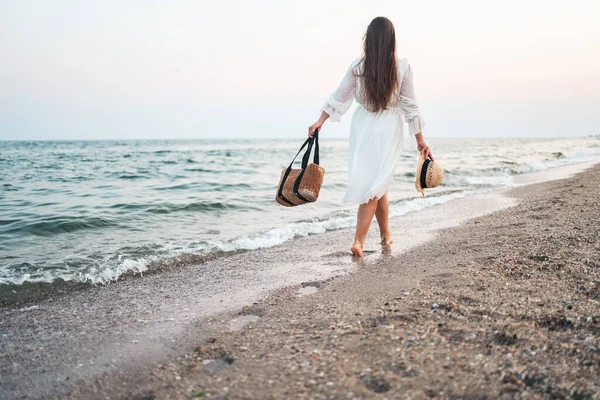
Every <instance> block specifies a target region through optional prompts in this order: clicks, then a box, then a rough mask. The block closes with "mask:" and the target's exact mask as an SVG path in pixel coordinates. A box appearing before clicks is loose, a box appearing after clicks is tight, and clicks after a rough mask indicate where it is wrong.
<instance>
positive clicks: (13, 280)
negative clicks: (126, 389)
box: [0, 192, 469, 285]
mask: <svg viewBox="0 0 600 400" xmlns="http://www.w3.org/2000/svg"><path fill="white" fill-rule="evenodd" d="M468 194H469V192H456V193H450V194H445V195H441V196H434V197H427V198H425V199H422V198H416V199H412V200H408V201H401V202H398V203H394V204H391V205H390V217H399V216H402V215H405V214H408V213H410V212H415V211H419V210H422V209H425V208H428V207H432V206H435V205H438V204H442V203H445V202H447V201H450V200H454V199H458V198H461V197H464V196H467V195H468ZM355 223H356V216H355V214H354V213H353V212H347V211H340V212H337V213H334V214H333V215H332V217H331V218H326V219H318V218H315V219H313V220H310V221H299V222H295V223H291V224H288V225H286V226H284V227H280V228H274V229H269V230H266V231H263V232H260V233H257V234H251V235H242V236H240V237H237V238H235V239H233V240H230V241H203V242H201V243H200V244H199V245H198V246H195V247H194V248H185V247H178V248H175V249H168V248H166V247H164V246H162V247H161V248H160V249H152V251H153V252H154V254H145V255H140V256H137V257H129V256H125V257H121V256H119V257H117V262H115V261H114V260H113V261H107V262H104V263H101V264H100V265H97V266H95V267H93V268H88V269H87V270H84V271H82V270H79V269H77V268H65V267H63V268H59V269H45V270H39V269H37V271H36V272H35V273H32V272H27V271H31V270H35V268H32V267H33V266H28V267H27V268H15V267H13V268H4V269H0V284H1V283H4V284H16V285H20V284H22V283H24V282H38V283H39V282H46V283H51V282H53V281H54V280H57V279H61V280H64V281H75V282H87V283H93V284H104V283H110V282H114V281H116V280H118V279H119V277H121V276H123V275H125V274H143V273H145V272H149V271H152V270H155V269H161V268H165V266H172V265H190V264H194V263H200V262H202V261H203V260H206V259H210V258H213V257H215V256H218V255H222V254H231V253H233V252H238V251H244V250H256V249H262V248H268V247H273V246H277V245H280V244H282V243H285V242H287V241H289V240H292V239H295V238H299V237H304V236H308V235H315V234H320V233H325V232H327V231H332V230H338V229H344V228H351V227H353V226H354V225H355ZM147 251H148V250H147ZM147 251H146V252H147ZM130 252H131V249H128V250H127V253H130ZM133 253H141V252H140V251H133ZM64 264H67V263H63V265H64ZM21 269H22V270H23V272H20V273H15V271H16V270H21Z"/></svg>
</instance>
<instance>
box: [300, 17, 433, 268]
mask: <svg viewBox="0 0 600 400" xmlns="http://www.w3.org/2000/svg"><path fill="white" fill-rule="evenodd" d="M353 99H356V102H357V103H358V104H359V106H358V108H357V109H356V111H355V112H354V115H353V116H352V125H351V127H350V159H349V163H348V190H347V192H346V195H345V196H344V202H346V203H355V204H360V206H359V207H358V217H357V224H356V235H355V237H354V244H353V245H352V248H351V249H350V251H351V252H352V254H354V255H356V256H359V257H362V256H363V246H364V243H365V238H366V236H367V232H368V231H369V227H370V226H371V221H372V220H373V216H375V217H376V218H377V223H378V224H379V232H380V234H381V243H382V244H384V245H388V244H390V243H391V234H390V229H389V226H388V212H389V202H388V195H387V190H388V185H389V184H390V182H391V181H392V178H393V175H394V170H395V169H396V165H397V164H398V161H399V159H400V147H401V145H402V137H403V130H404V120H403V119H406V122H407V123H408V126H409V130H410V133H411V134H412V135H414V136H415V138H416V140H417V149H418V150H419V151H421V152H424V153H425V155H426V156H428V157H429V158H431V159H432V160H433V157H432V155H431V152H430V151H429V146H427V143H425V139H424V138H423V132H422V130H423V127H424V122H423V119H422V118H421V115H420V112H419V107H418V105H417V102H416V100H415V96H414V90H413V76H412V71H411V68H410V65H409V64H408V61H407V60H406V59H401V60H399V59H397V58H396V33H395V31H394V25H393V24H392V22H391V21H390V20H389V19H387V18H384V17H377V18H375V19H374V20H373V21H371V23H370V24H369V27H368V28H367V33H366V35H365V39H364V54H363V56H362V58H360V59H357V60H355V61H354V62H352V64H351V65H350V67H349V68H348V71H347V72H346V76H344V79H343V80H342V82H341V83H340V85H339V87H338V88H337V90H336V91H335V92H333V94H332V95H331V96H330V97H329V98H328V99H327V102H326V103H325V105H324V106H323V108H322V109H321V116H320V118H319V120H318V121H317V122H315V123H314V124H312V125H311V126H310V127H309V128H308V136H310V137H312V136H313V133H314V132H315V131H316V130H317V129H321V126H323V123H324V122H325V121H326V120H327V119H331V120H332V121H339V120H340V117H341V116H342V114H344V113H345V112H346V111H348V109H349V108H350V106H351V105H352V100H353Z"/></svg>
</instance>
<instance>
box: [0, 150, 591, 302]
mask: <svg viewBox="0 0 600 400" xmlns="http://www.w3.org/2000/svg"><path fill="white" fill-rule="evenodd" d="M596 163H598V161H585V162H579V163H572V164H566V165H563V166H559V167H553V168H550V169H546V170H541V171H534V172H529V173H524V174H520V175H515V176H514V177H513V179H514V185H513V186H509V187H504V188H502V187H501V188H490V189H486V190H484V191H482V192H478V191H476V192H475V193H472V192H469V191H465V192H459V193H457V194H458V195H459V196H458V197H456V198H452V197H453V196H454V195H455V193H449V194H445V196H449V197H450V199H446V200H444V201H442V202H441V203H442V204H443V203H446V202H449V201H450V202H452V201H455V200H456V199H462V198H464V197H471V196H477V195H482V194H483V195H485V194H490V193H503V192H506V191H507V190H510V189H511V188H512V187H516V186H520V185H529V184H535V183H540V182H543V181H546V180H557V179H564V178H566V177H569V176H572V175H573V174H576V173H578V172H580V171H582V170H585V169H587V168H591V167H592V166H593V165H595V164H596ZM549 176H550V177H549ZM438 197H439V196H436V195H435V194H434V195H433V196H431V195H430V196H428V197H427V198H428V199H436V198H438ZM419 199H420V198H415V199H413V200H410V201H414V200H419ZM438 205H439V204H437V203H434V204H432V205H427V206H425V207H424V208H418V209H416V210H413V211H404V212H403V213H402V214H400V215H393V213H392V215H391V216H390V219H396V218H402V217H404V216H406V214H407V213H408V214H410V213H414V212H423V210H426V209H429V208H431V207H436V206H438ZM411 208H412V205H410V206H409V207H408V209H411ZM491 211H493V210H491ZM491 211H490V212H491ZM373 226H376V224H375V223H374V224H373ZM347 229H348V228H338V229H333V230H327V231H326V232H324V233H319V234H317V235H322V234H328V233H331V232H336V231H344V230H347ZM309 236H312V235H310V234H309ZM297 239H298V238H294V239H291V240H292V241H293V240H297ZM287 242H289V240H288V241H286V242H283V243H280V244H277V245H275V246H271V247H262V248H258V249H252V250H246V249H238V250H230V251H224V250H218V251H214V252H210V253H199V254H197V253H183V254H181V255H178V256H172V257H170V258H168V259H159V260H157V261H153V262H151V263H150V264H149V266H148V269H147V270H146V271H144V272H139V271H133V270H130V271H127V272H125V273H123V274H122V275H119V276H118V277H117V279H115V280H112V281H109V282H104V283H92V282H82V281H74V280H67V281H65V280H63V279H61V278H59V279H56V280H54V281H53V282H30V281H25V282H23V283H22V284H8V283H0V307H17V306H28V305H31V304H34V303H37V302H41V301H45V300H47V299H49V298H53V297H57V296H65V295H69V294H71V293H74V292H78V291H82V290H83V291H85V290H90V289H92V288H93V287H95V286H103V285H113V284H120V283H121V282H124V281H128V280H132V279H133V280H137V279H143V277H144V276H151V275H156V274H163V273H168V272H170V271H172V270H173V269H177V268H182V267H184V268H185V267H190V266H195V265H199V264H204V263H206V262H208V261H212V260H215V259H218V258H226V257H230V256H235V255H237V254H244V253H247V252H254V251H264V250H268V249H270V248H272V247H277V246H281V245H284V244H285V243H287Z"/></svg>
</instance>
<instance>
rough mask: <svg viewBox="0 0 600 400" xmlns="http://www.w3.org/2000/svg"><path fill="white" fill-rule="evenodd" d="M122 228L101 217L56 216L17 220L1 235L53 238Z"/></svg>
mask: <svg viewBox="0 0 600 400" xmlns="http://www.w3.org/2000/svg"><path fill="white" fill-rule="evenodd" d="M115 226H121V224H120V223H119V222H117V221H114V220H111V219H107V218H100V217H75V216H54V217H40V218H38V219H36V220H33V221H24V220H15V221H13V222H12V223H9V224H6V225H4V228H3V229H2V230H1V231H0V235H8V236H15V235H22V234H30V235H34V236H53V235H56V234H60V233H72V232H76V231H80V230H98V229H104V228H108V227H115Z"/></svg>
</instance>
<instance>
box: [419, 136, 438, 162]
mask: <svg viewBox="0 0 600 400" xmlns="http://www.w3.org/2000/svg"><path fill="white" fill-rule="evenodd" d="M417 149H418V150H419V152H420V153H423V154H425V158H429V159H431V161H435V160H434V159H433V155H432V154H431V150H429V146H428V145H427V142H425V141H422V142H417Z"/></svg>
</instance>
